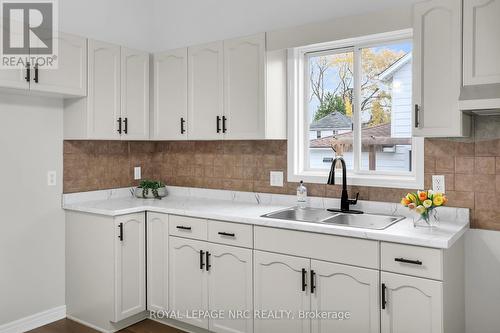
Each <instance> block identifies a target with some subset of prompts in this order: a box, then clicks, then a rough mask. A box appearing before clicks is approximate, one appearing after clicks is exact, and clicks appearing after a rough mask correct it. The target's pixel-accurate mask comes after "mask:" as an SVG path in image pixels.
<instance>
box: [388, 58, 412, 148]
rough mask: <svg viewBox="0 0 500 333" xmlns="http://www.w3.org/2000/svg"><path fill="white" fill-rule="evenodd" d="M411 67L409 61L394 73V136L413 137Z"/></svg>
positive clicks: (392, 120) (392, 126)
mask: <svg viewBox="0 0 500 333" xmlns="http://www.w3.org/2000/svg"><path fill="white" fill-rule="evenodd" d="M411 68H412V62H411V61H409V62H408V63H406V64H405V65H403V67H401V68H400V69H399V70H398V71H396V72H395V73H394V76H393V79H392V115H391V136H392V137H393V138H409V137H411V114H412V112H411V111H412V103H411V91H412V89H411V81H412V77H411Z"/></svg>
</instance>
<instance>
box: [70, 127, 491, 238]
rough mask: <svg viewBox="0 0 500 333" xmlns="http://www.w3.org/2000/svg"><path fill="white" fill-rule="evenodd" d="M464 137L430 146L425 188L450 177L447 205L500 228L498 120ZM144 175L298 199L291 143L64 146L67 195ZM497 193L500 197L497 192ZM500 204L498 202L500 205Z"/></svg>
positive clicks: (321, 191) (319, 192)
mask: <svg viewBox="0 0 500 333" xmlns="http://www.w3.org/2000/svg"><path fill="white" fill-rule="evenodd" d="M475 120H476V121H475V135H474V137H472V138H466V139H426V140H425V187H426V188H430V187H431V186H432V180H431V179H432V175H433V174H439V175H444V176H445V180H446V192H447V195H448V197H449V205H450V206H455V207H465V208H470V209H472V214H471V216H472V226H473V227H475V228H481V229H492V230H500V205H498V204H497V201H500V117H477V118H476V119H475ZM135 166H141V167H142V177H143V178H144V179H145V178H153V179H160V180H162V181H164V182H166V183H167V184H168V185H173V186H189V187H203V188H212V189H226V190H238V191H253V192H268V193H283V194H293V193H295V190H296V187H297V183H288V182H286V169H287V146H286V141H285V140H267V141H182V142H180V141H178V142H175V141H168V142H153V141H148V142H142V141H65V142H64V192H65V193H72V192H81V191H91V190H98V189H108V188H116V187H126V186H132V185H137V183H138V182H137V181H134V180H133V167H135ZM276 170H281V171H283V172H284V174H285V183H284V186H283V187H271V186H269V172H270V171H276ZM306 185H307V187H308V192H309V195H311V196H323V197H340V189H341V187H340V186H338V185H336V186H327V185H323V184H306ZM409 190H410V189H399V188H378V187H360V186H351V187H350V188H349V191H350V193H353V192H360V199H364V200H374V201H389V202H398V201H399V200H400V198H401V196H402V195H403V194H404V193H405V192H407V191H409ZM496 193H498V198H497V194H496ZM499 203H500V202H499Z"/></svg>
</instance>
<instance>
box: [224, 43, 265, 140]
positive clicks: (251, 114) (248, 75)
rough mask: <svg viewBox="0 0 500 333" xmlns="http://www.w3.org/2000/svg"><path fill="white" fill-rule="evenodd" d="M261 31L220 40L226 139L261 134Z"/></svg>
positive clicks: (263, 84)
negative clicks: (222, 46)
mask: <svg viewBox="0 0 500 333" xmlns="http://www.w3.org/2000/svg"><path fill="white" fill-rule="evenodd" d="M265 43H266V40H265V34H259V35H255V36H250V37H245V38H238V39H232V40H227V41H224V117H225V121H226V132H225V135H224V136H225V138H226V139H264V138H265V134H266V133H265V130H266V128H265V125H266V122H265V115H266V113H265V96H264V93H265Z"/></svg>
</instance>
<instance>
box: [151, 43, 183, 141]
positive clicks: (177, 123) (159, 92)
mask: <svg viewBox="0 0 500 333" xmlns="http://www.w3.org/2000/svg"><path fill="white" fill-rule="evenodd" d="M187 72H188V65H187V49H186V48H183V49H178V50H173V51H168V52H164V53H160V54H156V55H155V56H154V89H155V90H154V123H153V126H152V128H153V138H154V139H158V140H185V139H187V131H188V130H189V123H188V118H187V101H188V99H187V98H188V97H187V89H188V86H187V75H188V73H187Z"/></svg>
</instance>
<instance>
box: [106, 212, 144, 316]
mask: <svg viewBox="0 0 500 333" xmlns="http://www.w3.org/2000/svg"><path fill="white" fill-rule="evenodd" d="M115 227H116V229H115V230H116V238H115V259H116V260H115V318H114V320H113V321H114V322H118V321H120V320H123V319H125V318H128V317H130V316H133V315H135V314H138V313H140V312H142V311H144V310H146V271H145V267H146V262H145V260H146V252H145V251H146V244H145V241H146V237H145V234H144V233H145V218H144V214H143V213H138V214H132V215H123V216H119V217H117V218H115Z"/></svg>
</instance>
